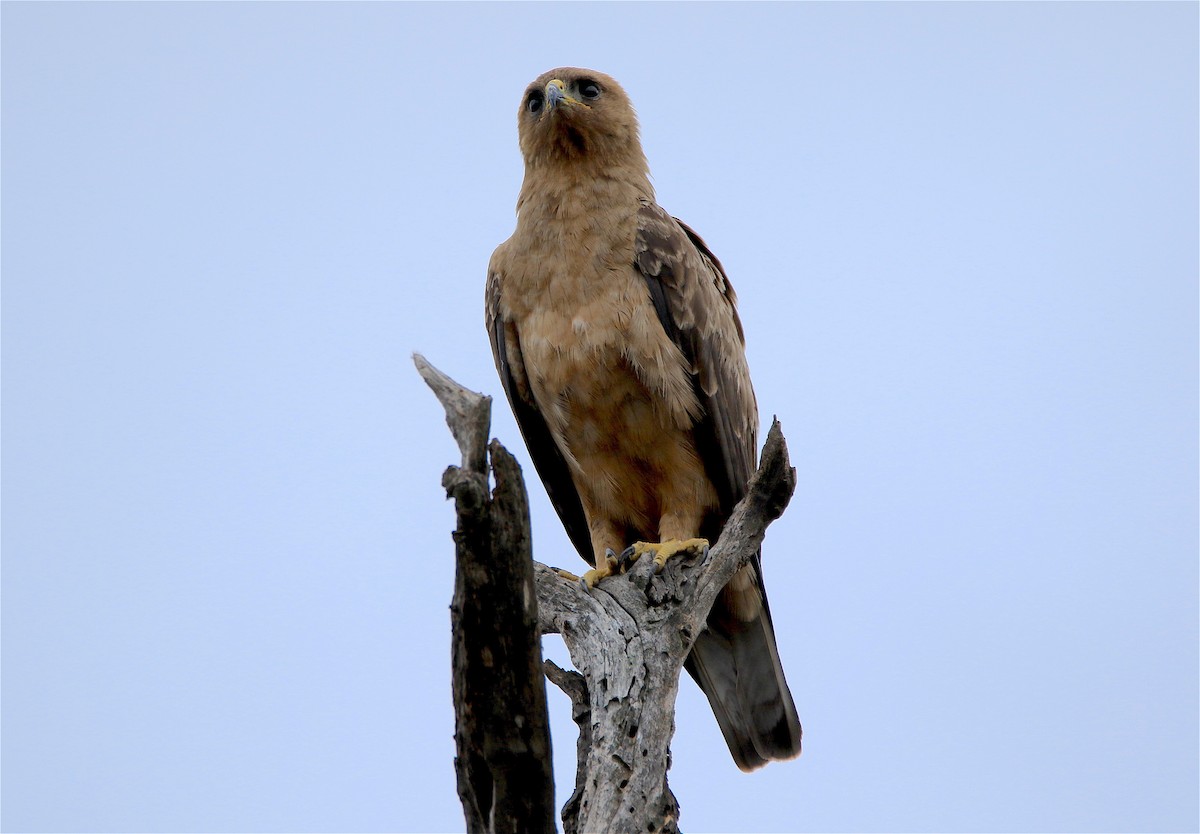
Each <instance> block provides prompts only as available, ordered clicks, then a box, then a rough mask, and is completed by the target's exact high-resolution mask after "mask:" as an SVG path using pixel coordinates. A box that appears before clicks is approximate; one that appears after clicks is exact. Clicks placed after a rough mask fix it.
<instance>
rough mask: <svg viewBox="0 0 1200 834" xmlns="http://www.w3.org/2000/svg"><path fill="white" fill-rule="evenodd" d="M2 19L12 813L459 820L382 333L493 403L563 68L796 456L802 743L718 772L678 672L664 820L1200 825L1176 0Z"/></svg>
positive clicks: (428, 429)
mask: <svg viewBox="0 0 1200 834" xmlns="http://www.w3.org/2000/svg"><path fill="white" fill-rule="evenodd" d="M2 15H3V29H2V37H3V44H2V46H3V50H2V56H3V57H2V61H3V66H2V70H3V74H2V85H3V88H2V89H3V137H2V138H3V172H2V174H3V262H2V266H3V406H4V409H3V441H4V446H3V453H4V454H3V499H4V500H3V728H2V729H3V820H2V822H3V827H4V829H5V830H6V831H31V832H33V831H60V832H65V831H127V832H131V831H214V832H216V831H372V832H374V831H405V832H407V831H453V830H456V829H461V827H462V816H461V812H460V807H459V804H458V800H457V797H456V795H455V789H454V774H453V769H452V764H451V757H452V755H453V740H452V732H453V715H452V709H451V703H450V671H449V651H450V649H449V611H448V605H449V602H450V596H451V588H452V583H453V552H452V545H451V540H450V529H451V527H452V526H453V509H452V506H451V505H449V504H448V503H446V501H445V500H444V495H443V492H442V489H441V486H440V483H439V481H440V476H441V473H442V470H443V469H444V467H445V466H446V465H448V464H450V463H452V462H454V461H455V460H456V457H457V452H456V450H455V446H454V444H453V441H452V440H451V438H450V435H449V433H448V432H447V431H446V429H445V426H444V423H443V421H442V415H441V412H440V410H439V407H438V405H437V404H436V402H435V400H434V398H433V397H432V395H431V394H430V393H429V392H428V391H427V390H426V389H425V388H424V386H423V384H422V383H421V381H420V380H419V378H418V377H417V375H416V373H415V371H414V370H413V367H412V364H411V362H410V360H409V355H410V353H411V352H412V351H414V350H419V351H421V352H422V353H424V354H425V355H426V356H428V357H429V359H430V360H431V361H432V362H433V363H434V364H436V365H438V366H439V367H441V368H442V369H443V370H445V371H446V372H448V373H450V374H451V375H453V376H455V377H456V378H457V379H459V380H460V381H461V382H463V383H464V384H467V385H470V386H471V387H473V388H476V389H478V390H482V391H485V392H488V393H491V394H492V395H494V396H497V395H500V386H499V384H498V381H497V379H496V376H495V372H494V369H493V365H492V358H491V354H490V351H489V348H488V344H487V340H486V338H485V334H484V328H483V313H482V306H483V284H484V277H485V266H486V264H487V260H488V257H489V255H490V253H491V251H492V249H493V248H494V247H495V246H496V245H497V244H498V243H499V242H500V241H502V240H503V239H504V238H506V237H507V236H508V235H509V234H510V233H511V231H512V229H513V225H514V204H515V200H516V195H517V189H518V187H519V184H520V180H521V175H522V167H521V160H520V156H519V153H518V150H517V137H516V114H517V108H518V104H519V99H520V95H521V92H522V90H523V88H524V86H525V84H526V83H528V82H529V81H530V80H531V79H533V78H534V77H535V76H537V75H538V74H539V73H541V72H542V71H544V70H546V69H549V68H552V67H555V66H560V65H578V66H588V67H593V68H596V69H599V70H603V71H605V72H608V73H610V74H612V75H613V76H615V77H616V78H617V79H619V80H620V81H621V82H622V83H623V85H624V86H625V87H626V89H627V90H628V92H629V94H630V95H631V97H632V98H633V101H634V103H635V104H636V105H637V107H638V110H639V113H640V116H641V122H642V132H643V138H644V143H645V147H646V152H647V155H648V157H649V159H650V164H651V169H652V171H653V172H654V176H655V180H654V181H655V184H656V187H657V189H658V197H659V202H660V203H661V204H662V205H663V206H665V207H666V208H667V209H668V210H670V211H671V212H672V213H674V214H676V215H678V216H679V217H681V218H683V219H685V220H686V221H687V222H688V223H689V224H691V225H692V226H693V227H695V228H696V229H697V230H698V231H699V232H700V233H701V234H702V235H703V236H704V237H705V239H706V240H707V242H708V243H709V244H710V245H711V247H712V248H713V250H714V251H715V252H716V253H717V254H718V255H719V256H720V258H721V259H722V260H723V261H724V264H725V266H726V267H727V269H728V272H729V274H730V277H731V280H732V282H733V283H734V285H735V286H736V288H737V290H738V293H739V295H740V298H741V313H742V318H743V321H744V322H745V326H746V331H747V336H748V352H749V359H750V365H751V369H752V372H753V374H754V380H755V385H756V388H757V393H758V402H759V405H760V409H761V411H762V416H763V420H764V422H769V420H770V418H771V415H772V414H777V415H779V417H780V418H781V420H782V422H783V427H784V431H785V433H786V435H787V437H788V440H789V444H790V447H791V451H792V458H793V462H794V463H795V465H796V466H797V468H798V470H799V486H798V489H797V493H796V497H795V499H794V500H793V502H792V506H791V508H790V510H789V511H788V513H787V515H785V516H784V518H783V519H781V520H780V521H779V522H778V523H777V524H775V525H774V526H773V527H772V529H771V530H770V532H769V535H768V539H767V542H766V546H765V549H764V559H765V573H766V578H767V584H768V587H769V588H770V593H771V601H772V608H773V611H774V614H775V619H776V629H777V632H778V634H779V643H780V651H781V655H782V658H783V662H784V665H785V667H786V669H787V671H788V674H789V678H790V681H791V686H792V691H793V693H794V694H795V696H796V701H797V704H798V706H799V710H800V716H801V719H802V721H803V723H804V728H805V753H804V756H803V757H801V759H799V760H798V761H795V762H790V763H786V764H776V765H771V766H769V767H767V768H766V769H765V770H762V771H760V772H757V773H754V774H752V775H743V774H741V773H740V772H739V771H737V770H736V768H735V767H734V765H733V763H732V760H731V759H730V757H729V755H728V753H727V751H726V750H725V746H724V743H723V742H722V740H721V737H720V734H719V732H718V730H717V727H716V723H715V721H714V720H713V718H712V716H711V714H710V713H709V711H708V708H707V705H706V704H705V702H704V701H703V698H702V696H701V695H700V693H699V691H698V690H697V689H696V687H695V686H694V685H692V683H691V682H690V681H685V683H684V684H683V686H682V692H681V696H680V701H679V713H678V717H677V719H678V720H677V733H676V738H675V744H674V767H673V769H672V770H671V773H670V778H671V786H672V787H673V788H674V790H675V793H676V795H677V796H678V798H679V801H680V804H681V806H682V813H683V817H682V824H683V827H684V828H685V830H688V831H693V832H704V831H801V830H822V831H947V830H953V831H1029V830H1035V831H1094V830H1105V831H1195V830H1196V829H1197V827H1198V826H1200V821H1198V819H1197V805H1198V797H1197V783H1198V781H1200V779H1198V776H1200V774H1198V772H1197V744H1198V727H1197V714H1198V708H1200V704H1198V698H1197V678H1198V670H1197V634H1198V622H1197V588H1198V575H1197V498H1198V496H1197V309H1198V298H1197V251H1198V238H1197V227H1198V211H1197V153H1198V139H1197V129H1198V128H1197V126H1198V109H1197V76H1198V64H1197V54H1198V50H1197V31H1198V28H1200V27H1198V23H1200V20H1198V18H1200V6H1198V5H1197V4H1196V3H1170V4H1153V3H1136V4H1135V3H1103V4H1091V3H1064V4H1041V3H1022V4H1015V3H1013V4H1009V3H1003V4H988V5H983V4H973V3H928V4H893V3H886V4H885V3H877V4H837V5H833V4H800V5H786V4H772V5H715V4H714V5H685V4H671V5H633V4H614V5H534V4H525V5H500V4H498V5H393V4H340V5H334V4H323V3H311V4H301V5H293V4H266V3H257V4H207V3H190V4H154V3H124V4H117V5H102V4H57V3H55V4H41V3H37V4H26V3H14V2H6V3H4V4H3V8H2ZM493 431H494V433H495V434H496V435H497V436H498V437H499V438H500V439H501V440H502V441H503V442H505V443H506V444H507V445H508V447H509V448H510V449H512V450H513V451H514V452H515V453H516V454H517V455H518V458H519V459H520V460H522V461H523V462H526V464H527V462H528V456H527V455H526V453H525V450H524V448H523V446H522V443H521V440H520V437H519V435H518V433H517V431H516V427H515V424H514V422H513V419H512V417H511V415H510V414H509V412H508V409H507V405H505V404H504V403H503V401H502V397H501V401H499V402H497V404H496V408H495V416H494V421H493ZM526 468H527V471H529V470H530V467H529V466H528V465H527V467H526ZM531 489H532V492H533V496H532V497H533V507H532V512H533V524H534V547H535V552H536V555H537V556H538V557H539V558H540V559H541V560H542V561H545V562H549V563H554V564H560V565H563V566H570V565H573V564H579V565H580V566H582V563H581V562H579V561H578V559H576V557H575V556H574V555H573V551H572V549H571V548H570V546H569V544H568V543H567V540H566V537H565V535H564V534H563V532H562V530H561V528H560V526H559V523H558V520H557V518H556V517H555V515H554V513H553V512H552V510H551V509H550V506H549V504H548V502H547V500H546V498H545V495H544V493H543V492H542V491H541V486H540V484H536V482H535V483H534V484H533V485H531ZM556 640H557V638H551V639H548V640H547V643H548V646H547V651H548V652H549V653H550V655H551V656H553V657H556V658H558V659H559V660H560V661H562V660H564V658H563V654H564V652H563V651H562V649H561V643H557V642H555V641H556ZM550 698H551V707H552V712H553V730H554V733H555V735H554V744H555V748H556V751H557V757H556V762H555V765H556V773H557V774H558V777H559V778H558V802H559V804H561V803H562V802H563V801H565V800H566V798H567V796H568V795H569V793H570V790H571V786H572V782H573V774H574V744H575V734H574V727H573V725H572V724H571V723H570V720H569V708H568V704H567V701H566V698H565V697H564V696H562V695H561V693H558V692H557V690H554V689H553V688H552V689H551V693H550Z"/></svg>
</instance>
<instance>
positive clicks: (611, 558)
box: [580, 550, 620, 588]
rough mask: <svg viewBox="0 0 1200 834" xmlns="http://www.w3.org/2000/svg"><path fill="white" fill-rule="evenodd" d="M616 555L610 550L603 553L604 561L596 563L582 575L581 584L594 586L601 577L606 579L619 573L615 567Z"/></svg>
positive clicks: (589, 586)
mask: <svg viewBox="0 0 1200 834" xmlns="http://www.w3.org/2000/svg"><path fill="white" fill-rule="evenodd" d="M617 565H618V562H617V557H616V554H614V553H613V552H612V551H611V550H610V551H608V552H607V553H605V554H604V562H603V563H602V564H599V565H596V567H594V568H592V569H591V570H590V571H588V572H587V573H585V574H584V575H583V576H582V577H580V578H581V579H582V580H583V584H584V585H586V586H587V587H588V588H595V587H596V585H597V584H598V583H599V582H600V580H601V579H606V578H608V577H610V576H612V575H613V574H614V573H620V571H619V570H618V569H617Z"/></svg>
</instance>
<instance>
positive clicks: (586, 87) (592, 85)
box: [579, 81, 600, 101]
mask: <svg viewBox="0 0 1200 834" xmlns="http://www.w3.org/2000/svg"><path fill="white" fill-rule="evenodd" d="M579 95H581V96H583V97H584V98H585V99H587V100H588V101H595V100H596V99H598V98H600V85H599V84H597V83H596V82H595V81H581V82H580V83H579Z"/></svg>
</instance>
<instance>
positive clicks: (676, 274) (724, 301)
mask: <svg viewBox="0 0 1200 834" xmlns="http://www.w3.org/2000/svg"><path fill="white" fill-rule="evenodd" d="M518 132H519V134H520V146H521V153H522V155H523V156H524V159H525V179H524V182H523V184H522V186H521V192H520V196H519V197H518V199H517V227H516V231H515V232H513V235H512V237H510V238H509V239H508V240H506V241H505V242H504V243H502V244H501V245H500V246H499V247H498V248H497V249H496V251H495V253H494V254H493V255H492V259H491V263H490V264H489V266H488V281H487V299H486V301H487V303H486V307H487V310H486V316H487V327H488V332H489V334H490V335H491V342H492V349H493V351H494V353H495V359H496V367H497V370H498V371H499V373H500V379H501V381H502V383H503V385H504V391H505V393H506V394H507V395H508V400H509V402H510V403H511V405H512V408H513V411H514V413H515V414H516V418H517V423H518V425H519V426H520V428H521V433H522V434H523V436H524V438H525V442H526V444H527V445H528V447H529V453H530V455H531V457H532V458H533V463H534V466H535V467H536V468H537V471H538V474H539V475H540V476H541V478H542V481H543V482H544V483H545V486H546V491H547V493H548V494H549V496H550V500H551V502H553V504H554V507H555V509H556V510H557V511H558V514H559V516H560V517H561V518H562V522H563V524H564V525H565V526H566V530H567V534H568V536H569V537H570V539H571V542H572V543H573V544H574V545H575V547H576V548H577V549H578V550H579V552H580V554H581V555H582V556H583V558H584V559H586V560H587V561H588V562H590V563H591V564H592V565H594V566H595V570H592V571H589V572H588V573H587V574H585V575H584V578H585V580H586V581H587V582H588V583H589V584H590V585H594V584H595V583H596V582H598V581H600V580H601V579H603V578H604V577H605V576H607V575H608V574H609V573H610V572H611V571H612V570H613V569H614V566H615V565H616V559H615V558H614V556H615V554H618V553H621V552H622V551H624V550H625V549H626V548H627V547H629V546H631V545H634V544H635V543H650V544H649V545H640V546H639V550H638V552H642V551H644V550H652V551H654V552H655V553H656V558H657V559H658V560H659V561H660V564H661V561H662V560H663V559H665V558H666V557H667V556H669V555H670V554H671V553H673V552H677V551H678V550H679V549H681V548H682V547H685V546H688V545H689V544H692V543H694V540H695V539H697V538H703V539H707V540H709V541H715V540H716V538H717V537H718V536H719V535H720V532H721V528H722V526H723V525H724V523H725V521H726V520H727V519H728V517H729V514H730V512H731V511H732V510H733V507H734V505H735V504H736V503H737V501H738V500H739V499H740V498H741V497H742V496H743V495H744V494H745V489H746V484H747V481H748V480H749V478H750V476H751V474H752V473H753V471H754V468H755V456H756V450H757V429H758V409H757V405H756V403H755V398H754V390H753V388H752V387H751V384H750V372H749V369H748V367H747V364H746V354H745V338H744V335H743V332H742V324H741V321H740V320H739V318H738V314H737V309H736V306H735V302H736V297H735V295H734V292H733V287H732V286H730V284H729V279H728V278H727V277H726V275H725V271H724V269H723V268H722V266H721V262H720V261H718V260H717V258H716V256H715V255H713V253H712V252H710V251H709V249H708V247H707V246H705V244H704V241H703V240H701V239H700V236H699V235H697V234H696V233H695V232H694V231H692V230H691V229H690V228H689V227H688V226H686V225H685V224H684V223H682V222H681V221H679V220H676V219H675V218H673V217H671V215H669V214H668V213H667V212H665V211H664V210H663V209H661V208H660V207H659V206H658V205H657V204H656V203H655V201H654V189H653V188H652V187H651V185H650V176H649V169H648V167H647V163H646V157H645V155H644V154H643V152H642V146H641V140H640V138H639V135H638V124H637V117H636V116H635V114H634V110H633V106H632V105H631V104H630V101H629V98H628V96H627V95H626V94H625V91H624V90H623V89H621V87H620V85H618V84H617V82H616V81H614V80H613V79H612V78H610V77H608V76H607V75H604V74H602V73H599V72H593V71H591V70H583V69H573V68H561V69H555V70H551V71H550V72H547V73H545V74H543V75H542V76H540V77H539V78H537V79H536V80H534V81H533V83H531V84H530V85H529V86H528V88H526V90H525V93H524V95H523V96H522V98H521V105H520V110H519V113H518ZM686 668H687V669H688V671H689V672H690V673H691V674H692V676H693V677H694V678H695V679H696V681H697V682H698V683H699V685H700V687H701V689H703V690H704V693H705V694H706V695H707V696H708V700H709V703H710V704H711V705H712V709H713V712H714V713H715V714H716V718H717V723H718V724H719V725H720V727H721V732H722V733H723V734H724V736H725V740H726V742H727V743H728V744H729V749H730V751H731V752H732V753H733V758H734V760H735V761H736V762H737V765H738V767H740V768H742V769H743V770H753V769H754V768H756V767H760V766H762V765H764V764H766V763H767V762H768V761H770V760H772V759H786V758H790V757H792V756H795V755H797V754H799V752H800V722H799V720H798V719H797V717H796V707H795V705H794V703H793V701H792V696H791V693H790V692H789V690H788V686H787V681H786V680H785V679H784V674H783V668H782V666H781V665H780V662H779V653H778V651H777V649H776V644H775V632H774V629H773V627H772V623H771V612H770V609H769V608H768V606H767V596H766V589H765V587H764V586H763V579H762V562H761V556H760V555H755V557H754V558H753V559H752V560H751V562H750V563H748V564H747V565H746V566H745V567H743V568H742V569H741V570H740V571H739V572H738V573H737V574H736V575H735V576H734V577H733V579H732V580H731V581H730V583H729V584H728V585H727V586H726V587H725V588H724V590H723V591H722V592H721V594H720V595H719V596H718V598H717V601H716V603H715V604H714V606H713V609H712V613H711V614H710V615H709V618H708V628H707V629H706V630H705V631H704V632H703V633H701V634H700V636H699V637H698V638H697V640H696V644H695V647H694V648H693V649H692V653H691V655H690V657H689V658H688V660H687V665H686Z"/></svg>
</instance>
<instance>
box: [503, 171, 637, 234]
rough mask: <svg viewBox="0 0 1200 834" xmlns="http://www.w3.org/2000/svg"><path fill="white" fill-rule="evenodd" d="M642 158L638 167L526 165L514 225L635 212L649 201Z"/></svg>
mask: <svg viewBox="0 0 1200 834" xmlns="http://www.w3.org/2000/svg"><path fill="white" fill-rule="evenodd" d="M653 199H654V187H653V186H652V185H651V184H650V173H649V170H648V168H647V166H646V161H645V158H644V157H643V158H642V159H641V160H640V164H634V165H621V166H609V167H599V166H591V165H588V164H586V163H581V162H578V161H575V162H564V163H545V164H541V165H526V167H525V180H524V182H522V183H521V193H520V195H519V196H518V197H517V225H518V228H519V227H520V226H521V225H522V224H525V223H537V224H542V223H546V222H562V221H564V220H568V221H569V220H571V219H575V218H579V219H583V218H587V217H595V216H597V215H598V214H602V213H605V212H609V211H612V210H614V209H618V210H619V209H621V208H626V207H627V208H630V209H633V210H636V208H637V206H638V205H639V202H640V201H641V200H653Z"/></svg>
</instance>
